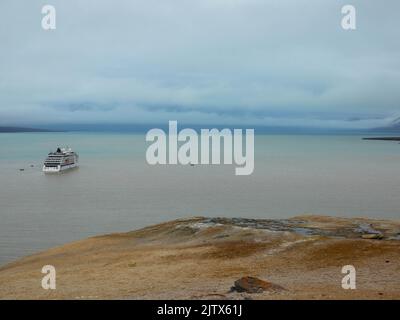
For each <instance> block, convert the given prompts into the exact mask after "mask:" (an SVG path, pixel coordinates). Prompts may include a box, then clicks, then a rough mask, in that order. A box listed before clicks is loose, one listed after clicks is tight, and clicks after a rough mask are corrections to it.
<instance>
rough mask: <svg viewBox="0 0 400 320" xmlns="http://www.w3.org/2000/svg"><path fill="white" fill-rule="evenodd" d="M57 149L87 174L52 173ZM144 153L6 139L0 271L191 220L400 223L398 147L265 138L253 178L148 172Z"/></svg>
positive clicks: (139, 144) (44, 137)
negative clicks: (74, 157) (100, 237)
mask: <svg viewBox="0 0 400 320" xmlns="http://www.w3.org/2000/svg"><path fill="white" fill-rule="evenodd" d="M58 145H68V146H71V147H73V149H74V150H76V151H77V152H78V153H79V154H80V168H79V169H76V170H73V171H70V172H67V173H64V174H60V175H44V174H43V173H42V172H41V165H42V162H43V160H44V158H45V156H46V154H47V152H48V151H50V150H51V149H54V148H55V147H56V146H58ZM145 151H146V142H145V139H144V135H141V134H118V133H112V134H109V133H18V134H6V133H4V134H0V179H1V183H0V264H3V263H6V262H8V261H11V260H13V259H16V258H18V257H21V256H23V255H27V254H31V253H33V252H36V251H38V250H44V249H47V248H49V247H52V246H56V245H60V244H63V243H65V242H68V241H73V240H77V239H81V238H85V237H88V236H93V235H97V234H103V233H110V232H117V231H128V230H133V229H137V228H140V227H143V226H146V225H149V224H153V223H158V222H162V221H166V220H171V219H175V218H180V217H188V216H197V215H204V216H230V217H234V216H235V217H253V218H287V217H291V216H295V215H299V214H304V213H314V214H326V215H339V216H368V217H377V218H399V217H400V214H399V208H400V145H399V144H397V143H395V142H383V141H363V140H361V136H358V135H353V136H344V135H341V136H335V135H298V136H296V135H258V136H256V147H255V154H256V157H255V171H254V173H253V174H252V175H251V176H235V175H234V166H231V165H220V166H205V165H203V166H201V165H199V166H195V167H191V166H180V165H177V166H173V165H169V166H149V165H148V164H147V163H146V161H145ZM30 165H34V167H32V168H31V167H30ZM19 168H25V171H23V172H20V171H19Z"/></svg>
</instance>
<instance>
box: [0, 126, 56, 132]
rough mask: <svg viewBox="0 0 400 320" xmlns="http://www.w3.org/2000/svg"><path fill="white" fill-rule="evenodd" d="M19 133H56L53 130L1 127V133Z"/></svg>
mask: <svg viewBox="0 0 400 320" xmlns="http://www.w3.org/2000/svg"><path fill="white" fill-rule="evenodd" d="M17 132H55V131H53V130H46V129H38V128H23V127H0V133H17Z"/></svg>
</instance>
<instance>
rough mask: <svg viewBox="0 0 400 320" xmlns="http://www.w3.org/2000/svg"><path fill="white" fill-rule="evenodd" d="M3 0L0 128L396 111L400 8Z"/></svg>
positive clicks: (326, 117) (253, 0)
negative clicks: (53, 18) (49, 10)
mask: <svg viewBox="0 0 400 320" xmlns="http://www.w3.org/2000/svg"><path fill="white" fill-rule="evenodd" d="M50 4H52V5H54V6H55V8H56V10H57V29H56V30H54V31H44V30H43V29H42V28H41V23H40V21H41V17H42V15H41V7H42V6H43V3H42V2H41V1H36V0H33V1H21V0H16V1H15V0H13V1H11V0H4V1H2V2H1V3H0V9H1V12H2V13H3V15H2V19H1V20H0V43H1V50H0V58H1V59H0V68H1V73H0V125H1V124H3V125H4V124H9V123H12V124H30V123H50V122H60V123H74V122H75V123H96V122H102V123H104V122H112V123H127V122H143V123H149V122H150V123H155V122H161V121H167V120H170V119H176V120H178V121H181V122H189V123H227V124H229V123H238V122H241V123H248V124H255V125H274V126H276V125H277V126H309V127H340V128H371V127H380V126H387V125H390V124H391V122H392V121H393V120H394V119H395V118H396V117H398V116H399V110H400V109H399V102H400V91H399V90H398V86H399V83H400V61H399V57H400V43H399V41H398V39H399V36H400V22H399V20H398V19H397V18H398V17H397V16H398V12H399V9H400V3H399V2H398V1H395V0H393V1H392V0H388V1H385V3H384V4H380V3H378V2H376V1H372V0H363V1H358V0H354V1H352V4H353V5H354V6H355V7H356V9H357V30H355V31H344V30H342V29H341V26H340V20H341V17H342V15H341V7H342V6H343V5H344V4H347V2H346V1H337V0H327V1H317V0H298V1H294V0H280V1H272V0H270V1H267V0H194V1H184V0H165V1H160V0H146V1H143V0H142V1H138V0H134V1H131V0H130V1H128V0H126V1H124V0H117V1H94V0H93V1H89V0H88V1H78V0H72V1H60V0H53V1H50Z"/></svg>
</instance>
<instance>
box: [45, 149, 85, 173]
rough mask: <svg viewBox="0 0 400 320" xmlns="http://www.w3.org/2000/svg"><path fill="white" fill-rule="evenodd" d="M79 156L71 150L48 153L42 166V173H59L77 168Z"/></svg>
mask: <svg viewBox="0 0 400 320" xmlns="http://www.w3.org/2000/svg"><path fill="white" fill-rule="evenodd" d="M78 160H79V156H78V154H77V153H76V152H74V151H72V149H71V148H57V150H56V152H50V153H49V154H48V155H47V158H46V160H45V161H44V164H43V172H46V173H52V172H61V171H64V170H68V169H72V168H75V167H77V166H78Z"/></svg>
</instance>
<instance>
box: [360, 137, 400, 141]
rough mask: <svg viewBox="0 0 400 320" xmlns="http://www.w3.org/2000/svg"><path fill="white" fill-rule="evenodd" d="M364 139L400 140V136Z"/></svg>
mask: <svg viewBox="0 0 400 320" xmlns="http://www.w3.org/2000/svg"><path fill="white" fill-rule="evenodd" d="M363 140H382V141H400V137H375V138H363Z"/></svg>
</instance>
